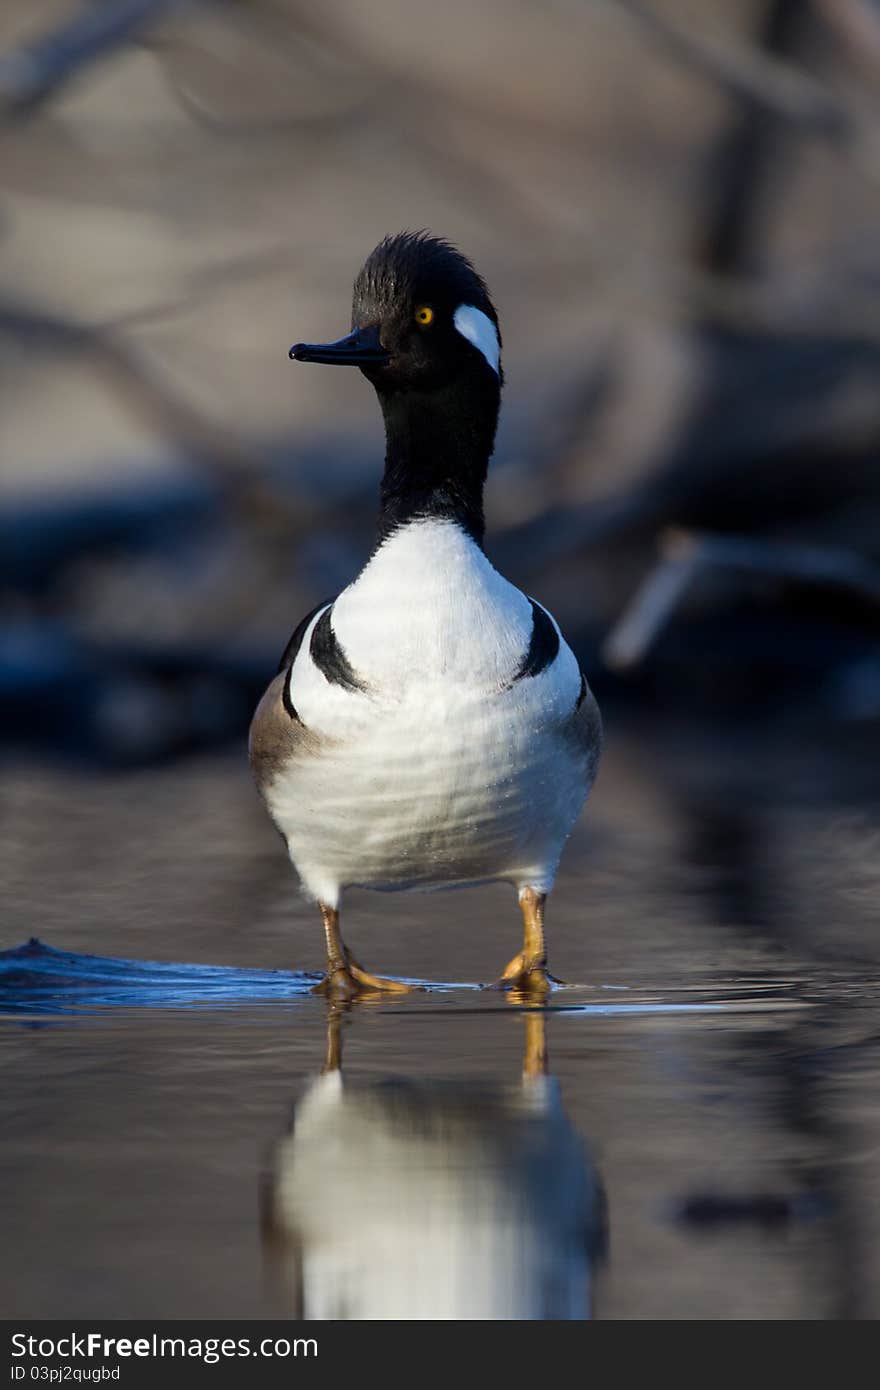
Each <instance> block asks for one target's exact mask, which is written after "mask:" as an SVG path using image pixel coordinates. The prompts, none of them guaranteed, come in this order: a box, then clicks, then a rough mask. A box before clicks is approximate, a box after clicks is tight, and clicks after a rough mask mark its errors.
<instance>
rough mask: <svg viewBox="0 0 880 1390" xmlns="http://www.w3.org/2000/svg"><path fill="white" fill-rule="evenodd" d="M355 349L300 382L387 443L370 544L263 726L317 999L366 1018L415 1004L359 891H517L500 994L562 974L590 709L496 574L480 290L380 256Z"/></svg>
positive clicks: (492, 314)
mask: <svg viewBox="0 0 880 1390" xmlns="http://www.w3.org/2000/svg"><path fill="white" fill-rule="evenodd" d="M351 321H352V329H351V332H349V333H348V334H347V335H346V336H345V337H343V338H340V339H338V340H337V341H333V342H327V343H306V342H300V343H295V344H294V345H293V347H291V348H290V352H289V356H290V358H291V359H292V360H293V361H295V362H297V363H323V364H327V365H332V366H349V367H357V368H359V369H360V371H361V373H362V374H363V375H364V377H366V379H367V381H368V382H369V383H370V384H371V385H372V386H373V388H374V390H375V392H376V396H377V397H378V402H379V406H380V409H381V412H382V417H383V421H384V426H385V437H386V450H385V467H384V473H383V476H382V480H381V485H380V489H379V514H378V528H377V536H376V544H375V547H374V549H373V551H372V553H371V554H370V555H369V557H368V558H367V560H366V563H365V564H364V565H363V567H362V568H361V570H360V572H359V573H358V574H357V575H356V576H355V577H354V578H353V579H352V581H351V583H350V584H349V585H348V586H347V588H345V589H343V591H342V592H341V593H340V594H339V595H338V596H337V597H336V598H334V599H332V600H330V601H326V602H323V603H321V604H319V605H318V606H317V607H316V608H314V609H313V610H312V611H311V612H310V613H308V614H307V615H306V616H305V617H304V618H303V619H302V621H301V622H300V623H299V624H298V626H297V627H296V628H295V630H294V632H293V635H292V636H291V638H290V641H289V642H288V644H287V647H286V648H285V650H284V653H283V656H282V658H281V662H280V665H279V669H278V672H277V674H276V675H275V677H274V679H273V680H272V682H271V683H270V685H269V687H268V689H267V690H266V692H265V694H264V695H263V698H262V700H261V701H260V703H259V705H258V707H257V710H256V713H255V715H254V718H253V722H252V724H251V728H250V736H249V753H250V762H251V766H252V769H253V773H254V776H255V779H256V783H257V787H258V790H259V792H260V795H261V797H262V799H263V801H264V803H265V805H266V807H267V809H268V812H269V815H270V816H271V818H272V821H273V822H274V824H275V826H276V828H277V830H278V831H279V832H280V834H281V837H282V839H283V840H284V842H285V844H286V846H287V849H288V853H289V856H290V860H291V862H292V864H293V866H294V868H295V870H296V872H297V874H298V876H299V880H300V883H301V886H302V889H303V892H304V894H305V895H306V897H307V898H308V899H309V900H310V901H312V902H313V903H314V904H315V905H316V907H317V910H318V912H319V913H320V917H321V921H322V924H323V930H324V941H325V947H326V962H327V964H326V974H325V975H324V977H323V978H322V980H321V981H320V982H319V984H318V985H317V986H316V989H317V990H318V991H319V992H322V993H324V994H326V995H328V996H329V997H330V998H333V999H335V998H345V999H351V998H354V997H355V996H358V995H365V994H370V995H375V994H377V993H381V992H383V991H390V992H395V993H397V992H403V991H406V990H409V989H412V988H418V987H419V986H418V985H415V984H413V983H412V982H407V981H406V980H403V979H391V978H384V977H381V976H377V975H374V974H371V973H370V972H369V971H368V970H366V969H365V968H364V967H363V966H362V965H361V964H360V962H359V961H358V960H357V959H356V958H355V957H354V956H353V954H352V952H351V951H350V950H349V948H348V947H347V946H346V944H345V941H344V939H343V935H342V930H341V921H340V905H341V901H342V896H343V893H344V892H345V891H346V890H347V889H349V888H355V887H357V888H367V889H373V890H377V891H380V892H405V891H432V890H436V889H453V888H463V887H470V886H473V885H479V884H486V883H494V882H502V883H506V884H509V885H511V886H512V887H513V888H514V890H515V891H516V894H517V898H518V901H519V906H520V910H521V914H522V928H523V946H522V949H521V950H520V951H518V952H517V953H516V955H515V956H514V957H513V959H512V960H511V961H510V962H509V964H508V965H507V966H506V967H505V968H504V969H503V971H502V972H501V975H500V976H499V977H498V979H497V980H496V981H494V982H493V983H494V984H495V985H497V987H498V988H500V989H502V990H505V991H510V992H515V993H517V994H522V995H524V996H527V997H532V996H534V995H546V994H547V993H548V992H549V990H550V989H551V988H552V987H554V986H555V985H556V984H558V983H561V982H560V981H558V980H556V979H555V977H553V976H551V975H550V974H549V971H548V968H547V949H546V940H545V927H544V916H545V904H546V901H547V897H548V894H549V893H550V891H551V889H552V888H553V885H554V881H555V877H556V873H557V869H558V866H559V862H560V858H561V855H562V850H563V847H564V845H565V842H566V840H567V839H568V836H569V834H570V832H571V830H572V828H573V826H574V824H575V821H576V820H577V818H578V816H579V814H580V812H581V809H582V807H583V804H584V802H585V800H586V798H587V795H588V793H589V791H590V789H591V787H592V785H593V782H594V779H595V776H596V772H597V768H598V763H599V757H600V752H601V747H602V721H601V716H600V713H599V708H598V705H597V703H596V700H595V697H594V695H593V693H592V691H591V689H590V686H589V684H588V682H587V679H586V677H585V675H584V673H583V672H582V670H581V669H580V666H579V663H578V661H577V659H576V657H575V655H574V653H573V652H572V650H571V648H570V647H569V646H568V644H567V643H566V641H565V639H564V637H563V635H562V632H561V630H560V627H559V624H558V623H557V622H556V620H555V619H554V618H553V616H552V614H551V613H550V612H549V611H548V609H547V608H546V607H544V606H543V605H542V604H541V603H540V602H539V601H538V600H536V599H534V598H532V597H530V596H527V595H526V594H524V593H522V592H521V591H520V590H519V589H518V588H517V587H516V586H515V585H514V584H512V583H510V582H509V581H508V580H507V579H505V578H504V577H503V576H502V575H501V574H500V573H499V572H498V570H497V569H495V567H494V566H493V565H492V563H491V562H490V560H489V558H488V556H487V555H486V551H485V549H484V536H485V518H484V511H483V493H484V485H485V481H486V476H487V470H488V466H489V461H490V458H491V456H492V453H493V449H494V443H495V434H496V429H497V424H498V415H499V409H500V403H501V390H502V386H503V372H502V365H501V334H500V329H499V321H498V314H497V312H496V309H495V306H494V304H493V302H492V299H491V297H490V294H489V290H488V287H487V285H486V282H485V281H484V279H483V278H482V276H481V275H479V274H478V272H477V271H476V270H475V268H474V266H473V265H472V263H471V262H470V261H469V260H468V259H467V257H466V256H464V255H463V254H462V253H461V252H460V251H459V250H457V248H456V247H455V246H453V245H452V244H451V243H450V242H449V241H447V240H445V239H444V238H442V237H437V236H434V235H431V234H429V233H428V232H402V233H399V234H397V235H394V236H387V237H385V238H384V240H383V241H381V242H380V243H379V245H378V246H377V247H376V248H375V250H373V251H372V252H371V253H370V255H369V256H368V257H367V260H366V261H365V263H364V265H363V267H362V269H361V270H360V272H359V273H358V275H357V277H356V279H355V282H354V293H353V301H352V320H351Z"/></svg>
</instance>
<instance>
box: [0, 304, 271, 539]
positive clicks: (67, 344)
mask: <svg viewBox="0 0 880 1390" xmlns="http://www.w3.org/2000/svg"><path fill="white" fill-rule="evenodd" d="M0 336H6V337H10V338H14V339H16V340H17V341H18V342H23V343H25V344H27V345H29V346H31V347H33V348H39V349H40V351H42V352H47V351H48V352H51V353H54V354H56V355H57V356H60V357H63V358H64V359H66V360H69V358H70V357H71V355H72V354H78V355H79V357H80V358H85V359H86V360H88V361H90V362H91V363H92V364H93V365H94V366H95V367H96V368H97V369H98V371H99V372H100V373H101V374H102V375H103V376H104V378H105V380H106V381H107V382H108V384H109V385H110V386H111V387H112V388H113V389H114V390H116V391H117V392H118V393H119V394H120V395H122V396H123V397H124V399H125V401H126V402H127V404H128V405H129V406H130V407H131V408H132V409H134V410H135V411H136V412H137V413H138V414H139V415H140V416H141V418H142V419H145V420H146V421H147V423H148V424H149V425H150V426H151V427H152V428H154V429H158V430H159V431H160V432H161V433H162V434H164V435H165V436H168V437H170V439H171V441H172V443H173V444H174V445H175V446H176V447H177V448H178V449H179V450H180V451H181V452H182V453H184V454H185V455H186V456H187V457H188V458H189V459H190V460H191V461H193V462H194V463H196V464H197V465H198V466H199V467H200V468H201V469H202V470H203V471H204V472H206V473H207V474H208V475H209V476H210V478H211V480H212V482H214V483H215V484H218V483H219V485H220V487H221V490H222V491H223V492H224V493H225V494H226V500H227V502H229V503H230V504H234V505H236V506H237V507H238V508H239V509H240V510H241V511H242V512H244V513H245V514H247V513H248V512H250V513H253V512H254V511H256V510H259V511H260V513H261V514H262V510H263V505H262V488H261V474H262V473H263V472H264V468H263V461H262V460H261V459H259V458H258V457H257V456H255V454H254V452H253V450H252V449H251V448H249V447H248V446H246V445H245V444H243V443H242V442H241V441H239V440H237V439H235V437H234V436H233V435H231V433H230V431H229V429H228V427H227V426H226V425H224V426H222V427H221V426H219V425H214V424H212V423H211V422H210V421H208V420H206V419H205V418H204V416H202V415H201V414H200V413H199V412H198V411H197V410H195V409H194V408H193V407H192V406H191V405H189V403H188V402H186V401H184V400H183V399H182V398H181V397H180V396H179V395H177V394H176V393H175V392H173V391H172V390H171V389H170V388H169V387H168V386H167V385H166V384H165V383H164V382H162V381H161V379H160V377H159V375H158V374H157V373H156V372H154V371H151V370H150V368H149V366H148V364H147V363H146V362H145V361H144V360H143V358H142V357H141V355H140V354H139V353H138V352H137V351H136V349H135V348H133V347H132V346H131V345H130V344H128V343H126V342H125V341H124V339H123V338H122V337H121V336H120V335H119V334H118V333H117V332H115V331H114V330H113V329H111V328H110V327H100V326H99V327H94V326H91V325H88V324H79V323H74V322H72V321H71V320H69V319H63V318H60V317H58V316H57V315H54V314H52V313H47V312H44V311H42V310H40V309H37V308H34V307H32V306H31V305H28V304H21V303H18V302H15V301H10V300H9V299H0ZM255 465H256V467H255ZM265 505H266V506H267V507H268V510H269V513H270V515H277V513H278V512H279V510H281V511H283V507H281V504H280V502H279V500H278V499H277V498H275V497H274V496H273V497H272V498H271V499H268V498H267V499H266V503H265ZM283 521H284V524H285V525H286V526H287V527H289V526H290V525H291V522H292V518H291V517H284V518H283ZM273 529H274V528H273Z"/></svg>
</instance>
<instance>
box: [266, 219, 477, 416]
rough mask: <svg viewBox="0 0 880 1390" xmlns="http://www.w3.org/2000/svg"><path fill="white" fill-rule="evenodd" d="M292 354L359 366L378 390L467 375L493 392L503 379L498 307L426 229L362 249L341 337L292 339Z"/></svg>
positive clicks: (467, 266) (422, 386)
mask: <svg viewBox="0 0 880 1390" xmlns="http://www.w3.org/2000/svg"><path fill="white" fill-rule="evenodd" d="M290 356H291V357H292V358H294V359H295V360H296V361H297V362H327V363H331V364H333V365H336V366H351V367H360V369H361V371H362V372H363V373H364V375H365V376H366V377H367V378H368V379H369V380H370V381H371V382H372V383H373V385H374V386H375V387H376V390H377V391H378V392H379V394H380V396H389V395H396V394H397V393H399V392H405V393H410V392H418V393H421V392H432V391H434V390H443V389H444V388H449V387H450V386H455V385H457V384H459V383H461V384H464V383H467V382H470V383H473V384H475V385H482V386H483V389H486V388H487V387H488V388H489V389H490V390H492V389H493V388H494V391H496V392H497V391H498V389H499V388H500V386H501V381H502V376H501V338H500V335H499V332H498V315H497V314H496V312H495V307H494V305H493V304H492V301H491V299H490V298H489V291H488V290H487V288H486V284H485V281H484V280H483V279H482V277H481V276H479V275H478V274H477V272H476V271H475V270H474V267H473V266H472V265H471V263H470V261H469V260H468V259H467V258H466V257H465V256H463V255H462V254H461V252H460V251H457V250H456V249H455V247H454V246H451V245H450V244H449V242H448V241H443V240H442V239H441V238H439V237H433V236H429V235H428V234H427V233H425V232H402V233H400V234H399V235H398V236H393V237H386V238H385V240H384V241H382V242H380V243H379V245H378V246H377V247H376V249H375V251H373V252H372V253H371V254H370V255H369V256H368V257H367V260H366V262H365V264H364V266H363V269H362V270H361V271H360V273H359V275H358V276H357V279H356V280H355V282H354V300H353V304H352V331H351V333H349V334H348V335H347V337H345V338H340V339H339V341H338V342H335V343H295V344H294V345H293V347H292V348H291V349H290ZM496 399H497V398H496ZM496 408H497V407H496Z"/></svg>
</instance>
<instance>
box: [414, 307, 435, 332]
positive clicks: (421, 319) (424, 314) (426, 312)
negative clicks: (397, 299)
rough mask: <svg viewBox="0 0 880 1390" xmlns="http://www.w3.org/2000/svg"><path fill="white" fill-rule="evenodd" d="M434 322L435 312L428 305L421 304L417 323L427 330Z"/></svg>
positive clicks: (417, 310)
mask: <svg viewBox="0 0 880 1390" xmlns="http://www.w3.org/2000/svg"><path fill="white" fill-rule="evenodd" d="M433 322H434V310H433V309H432V308H430V307H429V305H427V304H420V305H419V307H418V309H416V323H417V324H419V325H420V327H422V328H427V327H428V324H429V323H433Z"/></svg>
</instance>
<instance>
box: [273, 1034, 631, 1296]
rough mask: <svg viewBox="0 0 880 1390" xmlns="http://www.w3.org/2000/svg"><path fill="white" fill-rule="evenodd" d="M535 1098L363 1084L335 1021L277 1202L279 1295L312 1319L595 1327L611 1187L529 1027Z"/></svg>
mask: <svg viewBox="0 0 880 1390" xmlns="http://www.w3.org/2000/svg"><path fill="white" fill-rule="evenodd" d="M524 1023H525V1061H524V1067H523V1075H522V1081H521V1083H520V1084H519V1085H506V1086H505V1085H500V1084H492V1083H486V1084H481V1083H477V1084H476V1085H469V1084H461V1083H455V1084H452V1083H449V1084H445V1083H432V1082H417V1081H404V1080H388V1081H382V1082H378V1083H371V1084H369V1085H361V1084H358V1085H350V1084H349V1083H348V1082H346V1081H344V1079H343V1075H342V1070H341V1061H342V1057H341V1034H340V1019H339V1017H338V1015H331V1017H330V1021H329V1040H328V1052H327V1062H326V1065H325V1068H324V1071H323V1073H322V1075H321V1076H320V1077H319V1078H318V1079H317V1080H316V1081H315V1082H313V1084H312V1085H311V1087H310V1088H309V1090H308V1091H307V1093H306V1095H305V1096H304V1097H303V1099H302V1100H301V1101H300V1102H299V1104H298V1105H297V1106H296V1110H295V1114H294V1124H293V1128H292V1130H291V1132H290V1133H289V1134H288V1135H287V1136H286V1137H285V1138H284V1139H283V1140H281V1142H280V1143H279V1144H278V1145H277V1147H276V1149H275V1151H274V1154H273V1161H272V1165H271V1172H270V1174H269V1178H268V1180H267V1183H266V1189H265V1192H264V1233H265V1241H266V1250H267V1254H268V1255H269V1256H270V1259H271V1269H272V1272H273V1275H274V1280H273V1282H274V1283H275V1285H276V1290H281V1291H282V1292H283V1294H284V1302H285V1305H286V1309H287V1311H288V1313H290V1312H294V1313H295V1315H296V1316H298V1317H303V1318H309V1319H312V1318H361V1319H363V1318H366V1319H404V1318H418V1319H445V1318H453V1319H459V1318H482V1319H513V1318H515V1319H526V1318H586V1317H589V1316H590V1315H591V1301H592V1283H593V1274H594V1266H595V1263H596V1259H597V1257H598V1256H599V1255H600V1254H601V1253H602V1251H603V1250H604V1244H605V1204H604V1196H603V1192H602V1187H601V1184H600V1182H599V1179H598V1177H597V1174H596V1172H595V1170H594V1169H593V1167H592V1165H591V1164H590V1162H589V1161H588V1159H587V1156H586V1153H585V1151H584V1148H583V1145H582V1143H581V1141H580V1139H579V1138H578V1136H577V1134H576V1133H575V1131H574V1130H573V1128H572V1126H571V1124H570V1123H569V1120H568V1118H567V1116H566V1114H565V1111H564V1110H563V1108H562V1104H561V1101H560V1097H559V1088H558V1084H557V1082H556V1081H555V1079H554V1078H553V1077H552V1076H551V1075H549V1073H548V1069H547V1051H546V1046H545V1020H544V1015H543V1014H542V1013H540V1012H531V1011H530V1012H527V1013H526V1014H525V1015H524Z"/></svg>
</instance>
